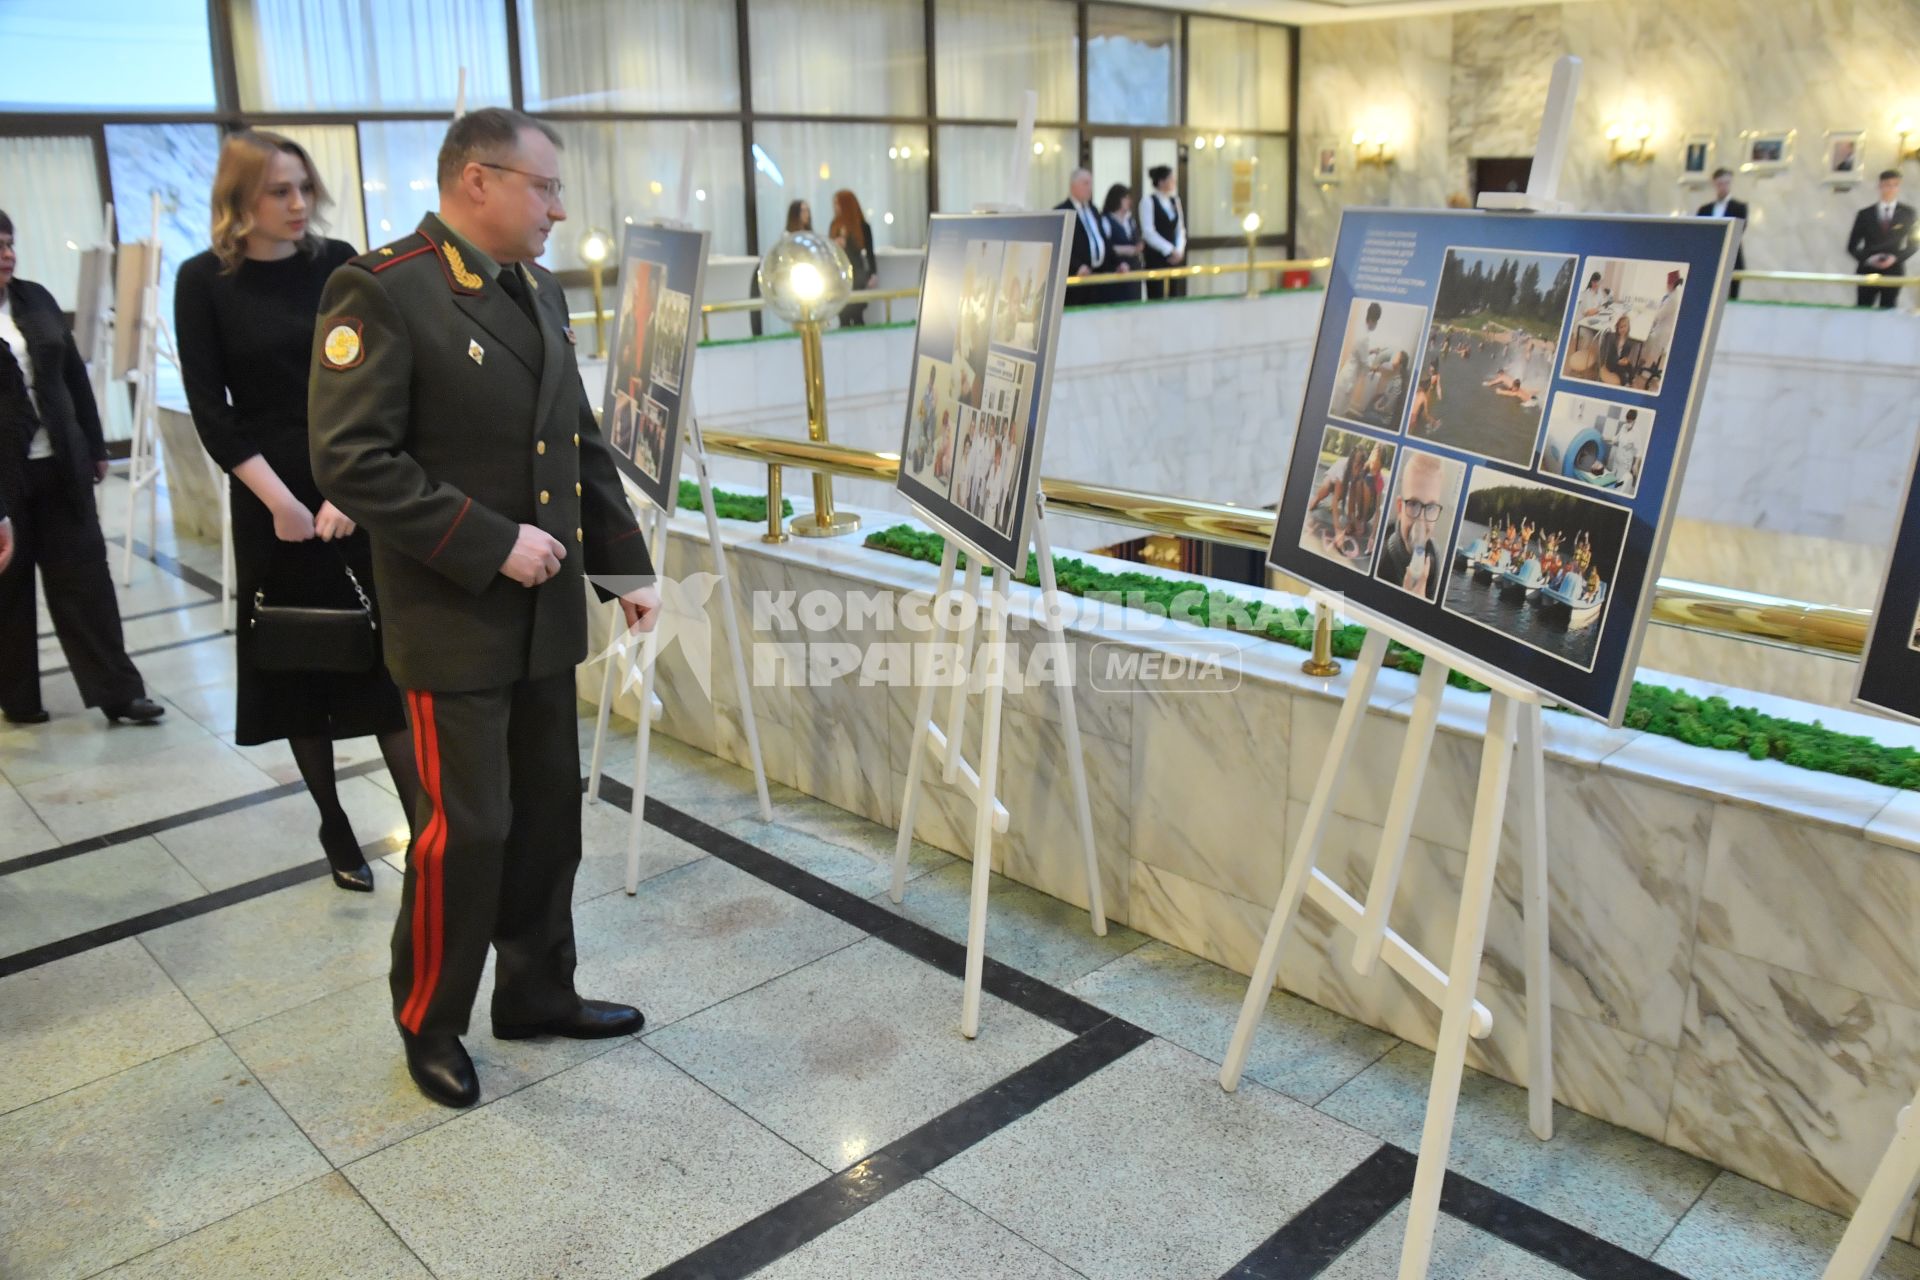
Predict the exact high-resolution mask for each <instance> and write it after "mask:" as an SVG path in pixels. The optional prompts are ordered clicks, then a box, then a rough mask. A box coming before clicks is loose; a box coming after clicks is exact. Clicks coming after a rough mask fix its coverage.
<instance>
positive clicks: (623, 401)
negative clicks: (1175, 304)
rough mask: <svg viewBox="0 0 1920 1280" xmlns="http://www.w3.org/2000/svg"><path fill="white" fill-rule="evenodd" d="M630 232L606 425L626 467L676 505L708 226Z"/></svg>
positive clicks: (646, 488)
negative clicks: (681, 432) (681, 441)
mask: <svg viewBox="0 0 1920 1280" xmlns="http://www.w3.org/2000/svg"><path fill="white" fill-rule="evenodd" d="M626 232H627V233H626V238H625V242H624V243H623V244H622V245H621V246H620V276H619V280H620V283H619V296H618V298H617V300H616V302H615V308H614V325H613V333H614V341H613V348H612V349H611V350H610V351H609V352H608V353H607V390H606V401H605V404H604V405H603V406H602V413H601V419H600V430H601V434H602V435H604V436H605V437H606V440H607V443H608V445H610V446H611V447H612V449H613V456H614V460H615V461H616V462H618V463H619V464H620V469H621V470H623V471H625V472H626V473H627V475H629V476H630V477H632V478H633V481H634V483H636V484H638V485H639V486H640V488H641V490H642V491H643V492H645V493H646V495H647V497H649V498H651V499H652V500H653V501H654V503H655V504H657V505H658V506H660V507H663V508H665V509H666V510H668V511H672V510H674V508H675V507H676V506H677V505H678V504H679V501H680V462H679V458H680V427H681V424H682V422H684V421H685V419H684V417H683V415H684V413H685V412H686V402H687V396H688V393H689V392H690V391H691V390H692V388H693V351H694V348H695V346H697V345H698V344H697V343H696V342H695V341H694V333H693V326H694V323H695V321H696V320H698V318H699V316H700V299H701V296H702V294H701V290H702V288H703V287H704V285H705V283H706V270H707V233H706V232H704V231H688V230H681V229H677V228H668V227H651V226H632V227H628V228H627V229H626Z"/></svg>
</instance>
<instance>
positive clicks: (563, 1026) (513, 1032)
mask: <svg viewBox="0 0 1920 1280" xmlns="http://www.w3.org/2000/svg"><path fill="white" fill-rule="evenodd" d="M646 1025H647V1019H646V1015H644V1014H642V1013H641V1012H640V1011H639V1010H638V1009H636V1008H634V1007H633V1006H632V1005H629V1004H614V1003H612V1002H611V1001H607V1000H582V1001H581V1002H580V1007H579V1008H578V1009H575V1010H574V1011H573V1012H572V1013H569V1014H567V1015H565V1016H564V1017H559V1018H551V1019H549V1020H548V1021H546V1022H531V1023H519V1024H515V1023H510V1022H500V1021H497V1020H496V1021H495V1022H494V1024H493V1038H494V1039H495V1040H530V1039H532V1038H533V1037H534V1036H561V1037H564V1038H565V1039H568V1040H611V1039H612V1038H613V1037H615V1036H630V1035H633V1034H634V1033H635V1032H637V1031H639V1030H640V1028H642V1027H644V1026H646Z"/></svg>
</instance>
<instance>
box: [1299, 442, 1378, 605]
mask: <svg viewBox="0 0 1920 1280" xmlns="http://www.w3.org/2000/svg"><path fill="white" fill-rule="evenodd" d="M1395 451H1396V446H1395V445H1392V444H1388V443H1387V442H1386V441H1384V440H1376V439H1374V438H1373V437H1372V436H1369V435H1364V434H1362V433H1361V432H1358V431H1347V430H1344V429H1342V428H1340V427H1328V428H1327V429H1326V432H1325V434H1324V435H1322V436H1321V439H1320V456H1319V460H1318V463H1317V465H1316V466H1315V468H1314V476H1313V489H1312V491H1311V495H1310V497H1309V498H1308V500H1307V512H1306V517H1305V520H1304V522H1303V523H1302V525H1301V528H1300V546H1301V547H1302V549H1304V550H1307V551H1311V552H1313V553H1314V554H1315V555H1318V556H1325V557H1326V558H1327V559H1329V560H1336V561H1338V562H1340V563H1341V564H1344V565H1346V566H1347V567H1348V568H1350V569H1352V570H1354V571H1355V572H1357V573H1366V572H1368V571H1369V570H1370V569H1371V568H1372V565H1373V553H1374V549H1375V546H1376V544H1377V541H1378V535H1379V532H1380V524H1381V520H1380V516H1381V512H1382V509H1383V507H1384V506H1385V503H1386V495H1387V486H1388V484H1389V482H1390V481H1391V479H1392V474H1393V460H1394V453H1395Z"/></svg>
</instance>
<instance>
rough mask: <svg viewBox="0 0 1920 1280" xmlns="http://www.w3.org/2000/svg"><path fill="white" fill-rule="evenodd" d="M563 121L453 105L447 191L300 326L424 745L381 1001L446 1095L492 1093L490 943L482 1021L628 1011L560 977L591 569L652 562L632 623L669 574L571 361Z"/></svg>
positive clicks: (343, 503)
mask: <svg viewBox="0 0 1920 1280" xmlns="http://www.w3.org/2000/svg"><path fill="white" fill-rule="evenodd" d="M558 145H559V138H558V136H557V135H556V134H555V133H554V132H553V130H552V129H550V128H549V127H548V126H546V125H544V124H542V123H540V122H539V121H536V120H534V119H532V118H531V117H528V116H525V115H521V114H520V113H518V112H514V111H507V110H503V109H499V108H488V109H486V110H483V111H475V112H472V113H470V114H468V115H465V116H463V117H461V118H460V119H459V120H457V121H455V122H454V124H453V126H452V127H451V128H450V129H449V130H448V131H447V137H446V141H445V143H444V144H442V146H441V148H440V162H439V180H440V212H439V215H438V216H435V215H433V214H429V215H427V217H426V218H425V219H424V220H423V221H422V222H421V224H420V228H419V230H418V231H416V232H415V233H414V234H413V235H411V236H409V237H407V238H406V239H404V240H400V241H398V242H396V243H394V244H391V245H388V246H386V247H385V248H382V249H378V250H375V251H374V252H372V253H368V254H365V255H363V256H361V257H359V258H356V259H354V260H353V261H352V262H350V263H348V264H347V265H345V266H343V267H341V268H340V269H339V270H338V271H336V272H335V273H334V274H333V276H332V278H331V279H330V280H329V281H328V282H327V288H326V293H325V295H324V297H323V298H322V299H321V304H320V318H319V322H318V324H317V326H316V328H315V334H314V369H313V374H312V378H311V383H310V385H311V390H310V392H309V409H310V414H309V421H310V423H311V427H310V431H311V450H312V454H313V474H314V477H315V478H316V479H317V480H318V481H319V484H320V490H321V492H322V493H324V494H325V495H326V496H327V498H328V499H329V500H330V501H331V502H332V503H333V504H334V505H335V506H336V507H338V508H340V510H341V511H343V512H345V513H346V514H347V515H348V516H349V517H351V518H352V519H353V520H354V521H355V522H357V523H358V524H359V525H360V527H362V528H363V529H366V530H367V531H368V532H369V533H371V534H372V536H373V550H374V576H375V582H376V589H377V591H378V593H379V599H380V616H381V619H382V621H383V622H384V624H385V625H384V628H383V630H384V644H385V650H386V661H387V667H388V669H389V670H391V671H392V673H393V676H394V679H395V680H396V681H397V682H398V683H399V685H400V687H401V688H402V689H403V690H404V691H405V692H406V698H407V707H408V715H409V718H410V721H411V724H412V729H413V739H414V750H415V754H416V758H417V760H418V764H419V769H420V781H421V798H420V806H419V812H418V813H416V814H415V815H414V830H415V831H416V832H417V833H418V834H417V835H416V836H415V837H414V840H413V843H412V845H411V847H410V849H409V852H408V857H407V875H406V886H405V889H404V891H403V895H402V899H401V905H400V916H399V919H398V921H397V922H396V924H395V927H394V934H393V972H392V988H393V1002H394V1016H395V1019H396V1021H397V1022H398V1023H399V1025H400V1034H401V1039H402V1041H403V1043H404V1045H405V1048H406V1055H407V1066H408V1069H409V1070H410V1072H411V1073H412V1075H413V1079H414V1082H415V1083H416V1084H418V1085H419V1086H420V1088H421V1090H422V1091H423V1092H424V1093H426V1094H427V1096H429V1097H431V1098H433V1099H434V1100H435V1101H438V1102H441V1103H444V1104H446V1105H448V1106H456V1107H459V1106H467V1105H469V1104H471V1103H472V1102H474V1101H475V1100H476V1099H477V1098H478V1097H479V1096H480V1088H479V1081H478V1079H477V1078H476V1077H475V1075H474V1070H473V1062H472V1060H471V1059H470V1058H469V1057H468V1056H467V1052H466V1050H465V1048H464V1047H463V1046H462V1045H461V1043H460V1036H461V1035H463V1034H464V1033H465V1032H466V1030H467V1019H468V1015H469V1013H470V1012H471V1011H472V1007H473V1000H474V996H475V994H476V990H477V988H478V986H479V983H480V972H481V967H482V965H483V964H484V963H485V961H486V957H487V947H488V945H489V944H491V945H492V946H493V948H494V950H495V951H496V952H497V953H498V957H499V960H498V966H497V970H496V974H495V980H494V994H493V1008H492V1015H493V1033H494V1035H495V1036H498V1037H500V1038H503V1039H517V1038H522V1037H528V1036H537V1035H556V1036H568V1037H575V1038H591V1037H603V1036H619V1035H629V1034H632V1033H633V1032H636V1031H638V1030H639V1029H640V1027H641V1024H642V1017H641V1014H640V1012H639V1010H637V1009H633V1008H630V1007H628V1006H626V1005H620V1004H610V1003H607V1002H604V1001H597V1000H584V999H582V998H581V997H580V996H579V995H578V994H577V993H576V992H575V990H574V985H573V973H574V959H575V956H574V941H573V912H572V894H573V879H574V871H575V869H576V868H577V866H578V865H579V861H580V758H579V746H578V739H577V736H576V727H575V712H574V707H575V699H574V667H575V666H576V665H578V664H579V663H580V661H581V660H582V659H584V658H585V657H586V649H587V620H586V599H585V593H584V591H583V590H582V584H583V578H584V577H585V576H587V575H591V576H592V577H594V578H596V579H604V578H614V579H621V580H626V581H633V580H638V579H646V580H648V585H646V586H642V587H638V588H637V589H634V590H631V591H628V592H626V593H625V594H623V595H622V596H621V597H620V599H621V602H622V607H623V609H624V610H625V613H626V619H627V624H628V626H629V627H637V628H639V629H641V630H647V629H650V628H651V627H652V625H653V621H654V618H655V616H656V615H657V612H658V609H659V594H658V591H657V590H656V589H655V587H654V586H652V585H651V576H652V573H653V567H652V562H651V560H650V559H649V557H648V554H647V547H646V543H645V540H644V539H643V538H642V537H641V536H640V530H639V528H638V526H637V525H636V523H635V521H634V517H633V513H632V511H631V510H630V509H629V508H628V506H627V503H626V499H625V496H624V494H623V493H622V490H621V486H620V480H619V476H618V474H617V472H616V471H615V469H614V464H613V458H612V455H611V453H610V452H609V451H608V449H607V446H606V444H605V443H604V441H603V440H602V439H601V437H600V433H599V430H598V428H597V427H596V426H595V425H594V420H593V412H592V410H591V409H590V408H589V406H588V403H587V398H586V393H585V390H584V389H583V388H582V386H581V384H580V371H579V368H578V366H577V365H576V363H575V361H574V350H573V345H572V342H573V338H572V332H573V331H572V329H571V328H570V326H569V325H568V322H567V306H566V299H565V296H564V294H563V293H562V292H561V289H560V286H559V284H558V283H557V282H556V281H555V280H554V278H553V277H552V276H551V275H549V274H548V273H547V272H546V271H544V270H542V269H541V268H539V267H538V266H535V265H534V259H535V258H536V257H538V256H539V255H540V254H541V253H542V252H544V251H545V249H546V241H547V233H548V231H549V230H551V228H552V225H553V224H554V223H556V222H558V221H560V220H561V219H562V218H564V217H565V216H566V211H565V209H564V208H563V207H562V205H561V203H560V194H561V191H560V180H559V178H558V176H557V173H558V169H559V161H558V153H557V147H558ZM602 595H603V598H611V597H607V596H606V595H605V593H604V592H603V593H602Z"/></svg>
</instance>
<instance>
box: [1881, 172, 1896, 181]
mask: <svg viewBox="0 0 1920 1280" xmlns="http://www.w3.org/2000/svg"><path fill="white" fill-rule="evenodd" d="M1888 178H1892V179H1893V180H1894V181H1895V182H1898V181H1900V171H1899V170H1898V169H1882V170H1881V171H1880V181H1882V182H1885V181H1886V180H1887V179H1888Z"/></svg>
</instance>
